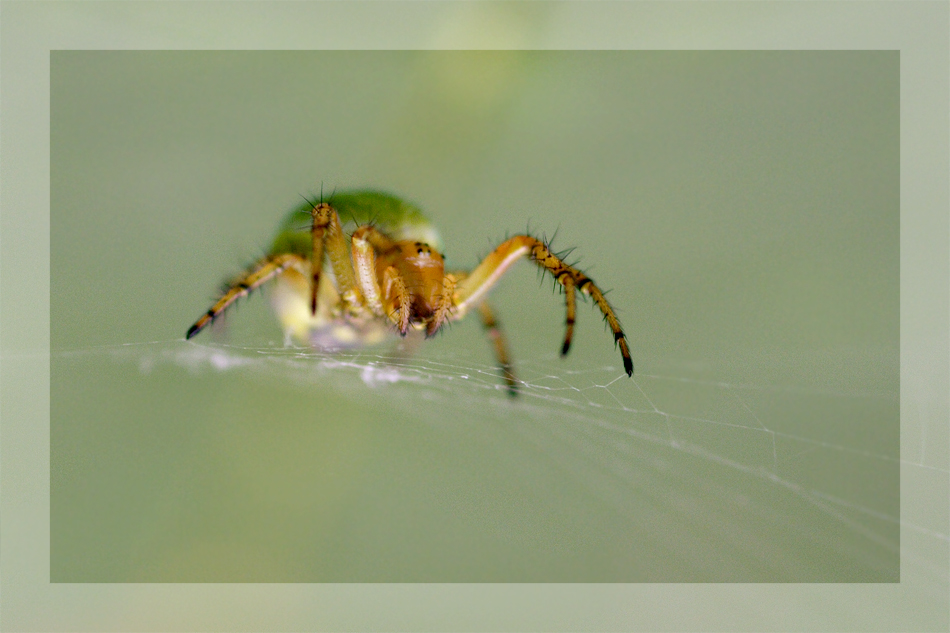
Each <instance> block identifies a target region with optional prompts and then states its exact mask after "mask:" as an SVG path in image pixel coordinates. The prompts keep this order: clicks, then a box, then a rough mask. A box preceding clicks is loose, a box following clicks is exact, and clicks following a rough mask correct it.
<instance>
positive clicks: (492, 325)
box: [478, 301, 518, 396]
mask: <svg viewBox="0 0 950 633" xmlns="http://www.w3.org/2000/svg"><path fill="white" fill-rule="evenodd" d="M478 311H479V313H480V314H481V317H482V325H483V326H484V327H485V332H486V334H488V338H489V339H491V342H492V346H493V347H494V348H495V360H497V361H498V366H499V367H500V368H501V373H502V375H503V376H504V377H505V384H507V385H508V395H510V396H517V395H518V381H517V379H515V374H514V372H513V371H512V369H511V360H510V356H509V355H508V344H507V342H506V341H505V335H504V334H503V333H502V331H501V328H500V327H499V326H498V322H497V321H496V320H495V315H494V314H493V313H492V309H491V308H490V307H489V306H488V302H487V301H482V302H481V303H480V304H479V306H478Z"/></svg>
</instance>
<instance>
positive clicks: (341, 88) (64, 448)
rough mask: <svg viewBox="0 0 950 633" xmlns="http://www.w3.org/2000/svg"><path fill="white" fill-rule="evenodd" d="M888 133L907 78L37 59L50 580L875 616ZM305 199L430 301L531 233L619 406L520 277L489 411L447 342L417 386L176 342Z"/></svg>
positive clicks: (707, 61)
mask: <svg viewBox="0 0 950 633" xmlns="http://www.w3.org/2000/svg"><path fill="white" fill-rule="evenodd" d="M898 117H899V57H898V54H897V53H896V52H708V53H703V52H634V51H629V52H611V51H602V52H595V51H590V52H584V51H580V52H525V51H515V52H412V51H405V52H345V51H340V52H329V51H326V52H66V51H63V52H59V51H57V52H53V53H52V56H51V121H50V125H51V160H52V162H51V194H52V197H51V208H52V211H51V236H50V240H51V243H50V247H51V297H50V301H51V347H52V361H51V362H52V375H51V476H52V479H51V490H52V498H51V580H52V581H54V582H63V581H65V582H89V581H92V582H129V581H142V582H153V581H160V582H188V581H209V582H234V581H262V582H274V581H308V582H313V581H325V582H349V581H369V582H377V581H387V582H399V581H421V582H437V581H449V582H452V581H491V582H509V581H511V582H515V581H517V582H527V581H534V582H547V581H557V582H565V581H576V582H602V581H610V582H633V581H654V582H656V581H696V582H702V581H766V582H768V581H838V582H862V581H896V580H898V579H899V556H898V547H899V536H898V534H899V526H898V523H897V520H898V519H897V517H898V516H899V507H900V505H899V495H898V486H899V470H898V461H897V460H898V458H899V445H898V433H899V428H898V424H899V406H898V393H899V378H898V370H899V363H898V352H899V349H898V344H899V330H898V328H899V298H900V293H899V254H900V253H899V228H900V216H899V175H900V174H899V160H900V155H899V134H900V129H899V118H898ZM321 186H322V187H323V188H324V189H325V190H330V189H333V188H334V187H336V188H344V187H362V186H372V187H378V188H382V189H385V190H389V191H392V192H393V193H397V194H399V195H402V196H404V197H406V198H407V199H409V200H411V201H413V202H415V203H416V204H418V205H419V206H420V207H421V208H423V209H424V210H426V212H427V213H428V214H429V215H430V217H431V218H432V219H433V221H434V222H435V223H436V225H437V226H438V227H439V228H440V230H441V232H442V236H443V238H444V241H445V244H446V254H447V258H448V260H449V263H450V265H452V266H454V267H470V266H473V265H474V264H475V263H476V262H477V261H478V260H479V258H480V257H481V256H483V255H484V254H486V253H487V252H488V251H489V250H490V249H491V248H492V247H493V246H494V245H495V244H496V243H497V242H498V241H500V240H501V239H503V238H504V236H505V235H506V234H508V233H515V232H521V231H523V230H524V229H525V228H526V227H528V226H530V227H531V229H532V230H534V231H537V232H543V233H546V234H548V235H551V234H553V233H554V231H555V230H557V231H558V235H557V242H556V245H558V246H560V247H574V246H576V247H577V249H576V250H575V251H574V256H575V257H578V258H580V262H581V263H580V266H581V267H582V268H584V269H585V270H587V271H588V272H589V273H590V274H591V276H592V277H593V278H594V279H596V280H597V282H598V283H599V284H601V285H602V286H604V287H607V288H612V289H613V290H612V293H611V294H610V299H611V301H612V302H613V304H614V305H615V306H617V307H618V309H619V311H620V315H621V319H622V321H623V323H624V326H625V329H626V330H627V332H628V335H629V339H630V341H631V343H632V348H633V354H634V360H635V362H636V364H637V375H636V376H635V379H634V381H629V380H627V379H625V378H624V379H622V380H620V381H617V382H614V380H615V379H616V378H617V377H618V376H620V373H621V370H620V359H619V355H618V354H617V353H616V352H615V351H614V350H613V349H612V341H611V337H610V336H609V333H607V332H604V331H603V326H602V324H601V323H600V318H599V316H598V315H597V314H595V313H594V311H592V310H590V309H589V308H587V307H586V306H583V307H582V308H583V309H581V310H580V315H579V323H578V333H577V337H576V339H575V345H574V349H573V351H572V353H571V356H570V357H569V358H568V359H566V360H563V361H561V360H559V359H555V358H554V356H555V352H556V350H557V349H558V346H559V343H560V337H561V334H562V329H561V328H562V327H563V325H562V324H563V307H562V304H561V299H560V298H559V297H558V296H553V295H552V292H551V283H550V280H545V281H543V282H542V283H541V284H540V288H539V283H538V280H537V277H538V276H537V272H536V271H535V270H533V269H532V268H531V267H530V266H529V265H527V264H524V265H522V266H521V267H520V268H517V269H516V270H514V271H513V272H512V273H511V274H510V275H509V276H508V277H507V278H506V279H505V280H504V281H503V282H502V284H500V285H499V287H498V288H497V289H496V291H495V292H493V295H492V296H493V297H494V299H493V303H494V304H495V306H496V308H497V311H498V313H499V316H500V318H501V319H502V320H503V324H504V326H505V328H506V331H507V332H508V334H509V336H510V338H511V342H512V347H513V352H514V355H515V361H516V363H519V365H518V366H519V367H520V370H521V372H522V376H523V377H525V378H526V380H527V381H528V382H529V387H528V389H527V393H526V394H525V397H524V398H522V400H521V401H520V402H516V403H512V402H509V401H508V400H507V399H506V398H505V396H504V394H503V393H502V392H501V391H496V390H494V389H492V388H490V385H491V384H492V383H491V379H492V376H491V368H490V364H491V362H492V361H491V355H490V352H489V347H488V345H487V343H486V342H485V341H484V340H483V337H482V334H481V332H480V329H479V327H478V326H477V324H474V323H460V324H457V325H455V326H453V327H452V328H451V329H450V330H449V331H448V332H446V333H445V335H444V336H440V337H439V338H438V339H437V340H435V341H432V342H430V343H428V344H427V345H426V346H425V347H424V349H423V350H421V352H420V360H419V362H420V363H423V364H422V365H421V366H422V367H423V369H425V370H426V371H428V372H429V373H430V374H433V375H434V378H432V377H431V376H430V379H428V380H427V381H426V382H423V383H422V384H419V383H416V382H411V381H409V382H399V383H396V384H394V385H383V386H372V385H369V384H367V383H366V382H365V381H364V380H361V371H360V370H359V369H358V368H357V369H355V370H354V369H353V368H343V369H341V370H340V371H338V372H334V371H327V370H326V365H325V363H324V364H321V362H318V361H316V360H315V361H313V363H312V364H311V365H316V366H319V367H323V369H321V370H319V371H314V370H313V367H312V366H311V365H308V363H307V362H303V363H298V362H297V361H296V360H294V361H293V362H291V361H290V360H289V359H288V358H287V357H286V356H282V355H281V354H279V353H277V350H275V352H274V354H273V355H268V354H264V355H262V354H259V353H257V352H256V351H254V350H255V349H257V346H266V345H269V344H270V343H271V342H276V341H280V339H281V336H280V333H279V331H278V330H277V326H276V325H275V323H274V322H273V319H272V318H271V317H270V315H269V313H268V310H267V305H266V301H264V300H263V299H262V298H261V297H259V296H258V297H254V298H252V299H251V300H249V301H247V302H246V303H245V305H243V306H242V307H240V308H239V309H238V310H237V311H236V312H235V314H233V315H231V317H230V318H229V319H228V321H229V326H230V327H229V331H228V332H227V335H226V337H224V338H216V337H215V336H214V335H210V334H209V335H207V336H206V335H204V334H202V338H199V339H196V346H191V345H190V344H188V345H186V344H185V343H183V342H180V341H179V340H178V339H180V338H181V337H182V336H183V334H184V331H185V330H186V329H187V327H188V326H189V325H190V324H191V323H192V322H193V321H194V319H195V318H197V317H198V316H199V315H200V314H201V313H202V312H203V311H204V310H206V309H207V307H208V305H209V304H210V301H211V299H212V298H213V295H214V291H215V289H216V288H217V286H218V284H219V282H220V281H221V280H222V279H223V278H225V277H226V276H228V275H230V274H232V273H234V272H236V271H237V270H239V269H240V267H241V266H242V265H243V264H244V263H246V262H247V261H248V260H250V259H252V258H254V257H256V256H257V255H259V254H260V252H261V249H262V248H264V247H265V246H266V245H267V244H268V243H269V241H270V239H271V238H272V236H273V231H274V229H275V227H276V225H277V223H278V221H279V220H280V219H281V218H282V216H283V214H284V212H285V211H286V210H287V209H289V208H291V207H292V206H295V205H296V204H297V203H298V202H299V200H300V195H301V194H303V195H312V194H314V193H317V192H319V190H320V188H321ZM222 341H223V342H224V343H226V344H231V345H238V346H244V345H246V346H255V347H254V349H251V350H246V351H243V350H241V349H235V348H228V347H225V348H223V349H224V350H225V351H224V352H222V353H223V354H224V355H225V356H224V357H225V358H226V359H227V360H226V364H228V366H229V367H232V369H230V370H228V371H216V370H214V368H213V365H214V358H215V357H214V354H215V353H216V352H215V351H214V350H215V349H218V348H217V347H216V346H217V345H219V344H220V343H221V342H222ZM130 344H135V345H130ZM195 350H197V351H195ZM182 354H184V355H186V356H182ZM187 354H193V356H187ZM194 354H197V356H194ZM183 357H187V358H192V359H193V358H198V360H197V361H196V363H193V364H191V365H189V364H188V363H186V362H183V361H182V360H181V358H183ZM261 357H266V358H275V359H276V361H275V362H274V363H273V364H272V365H267V364H262V362H261V361H260V358H261ZM156 359H157V360H156ZM163 359H164V360H168V359H171V361H170V362H163ZM241 359H244V360H246V361H247V362H246V363H245V364H246V365H247V366H246V367H244V368H238V369H234V368H233V366H234V365H240V364H241V363H242V360H241ZM426 363H428V364H426ZM195 364H196V365H197V366H198V368H197V370H196V369H195ZM356 365H359V363H356ZM445 366H448V369H445ZM472 368H485V371H486V374H485V375H486V376H488V377H487V378H485V379H484V380H483V381H482V382H480V383H479V385H481V386H485V387H486V388H481V387H478V388H475V387H472V386H471V385H469V384H466V383H465V381H464V380H461V379H455V380H453V379H454V378H458V377H459V376H460V375H461V374H464V373H466V372H468V371H469V370H471V369H472ZM572 372H575V373H572ZM552 380H560V381H561V385H562V386H563V387H565V388H566V389H565V390H563V392H562V391H558V392H557V394H554V393H551V392H549V391H546V389H547V388H548V387H549V386H550V384H551V383H552ZM608 383H610V385H609V387H607V388H604V386H605V385H607V384H608ZM724 385H725V386H724ZM555 395H556V396H557V398H559V400H555V399H554V396H555ZM598 399H602V400H598ZM757 426H758V427H762V428H763V429H764V430H765V431H766V432H764V433H762V432H757V431H756V430H755V429H756V427H757Z"/></svg>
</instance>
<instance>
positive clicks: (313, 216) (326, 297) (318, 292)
mask: <svg viewBox="0 0 950 633" xmlns="http://www.w3.org/2000/svg"><path fill="white" fill-rule="evenodd" d="M344 227H346V228H352V233H350V234H349V237H347V234H346V233H344ZM306 229H309V232H308V231H307V230H306ZM439 251H440V240H439V237H438V233H436V231H435V230H434V229H433V228H432V226H431V225H430V224H429V223H428V221H427V220H426V219H425V216H423V215H422V213H421V212H420V211H419V210H418V209H417V208H415V207H414V206H412V205H409V204H407V203H405V202H403V201H402V200H400V199H399V198H396V197H395V196H391V195H388V194H384V193H380V192H376V191H351V192H346V193H337V194H335V195H334V196H333V199H332V201H331V202H329V203H327V202H320V203H311V202H307V203H305V204H303V205H301V206H300V207H298V208H297V209H294V210H293V211H291V212H290V214H288V216H287V218H286V219H285V220H284V223H283V224H282V226H281V230H280V231H279V233H278V235H277V238H276V239H275V240H274V243H273V245H272V246H271V249H270V252H269V254H268V255H267V256H266V257H264V258H262V259H260V260H258V261H257V262H255V263H254V264H253V265H252V266H251V267H250V268H248V269H247V270H246V271H245V272H244V273H242V274H241V275H240V276H238V277H237V278H236V279H234V280H233V281H231V282H230V283H229V284H228V285H227V288H226V290H225V291H224V294H223V295H222V296H221V298H220V299H218V301H217V302H216V303H215V304H214V305H213V306H212V307H211V309H210V310H208V312H207V313H205V314H204V315H203V316H202V317H201V318H200V319H198V321H197V322H196V323H195V324H194V325H192V326H191V328H190V329H189V330H188V333H187V334H186V338H191V337H192V336H194V335H195V334H197V333H198V332H200V331H201V330H202V329H203V328H204V327H205V326H206V325H208V324H209V323H211V321H213V320H214V319H215V318H216V317H217V316H219V315H220V314H221V313H222V312H224V311H225V310H226V309H227V308H228V306H230V305H231V304H232V303H233V302H234V301H235V300H236V299H237V298H238V297H242V296H246V295H247V294H248V293H249V292H250V291H251V290H253V289H255V288H257V287H258V286H260V285H261V284H263V283H265V282H267V281H269V280H271V279H276V281H277V288H276V291H275V292H274V294H273V298H272V303H273V305H274V309H275V311H276V312H277V315H278V318H279V319H280V321H281V324H282V325H283V327H284V332H285V336H286V338H287V340H288V342H289V341H290V339H296V340H298V341H300V342H303V343H305V344H308V345H312V346H315V347H319V348H322V349H328V350H332V349H340V348H347V347H360V346H363V345H369V344H373V343H376V342H379V341H381V340H383V339H384V338H385V337H386V336H387V335H388V334H389V333H391V332H393V331H395V332H397V333H398V334H400V335H402V336H406V335H407V334H408V333H409V332H410V331H413V330H424V331H425V335H426V336H427V337H428V336H432V335H434V334H435V333H436V332H438V331H439V328H441V327H442V326H443V325H444V324H445V323H446V322H448V321H457V320H459V319H461V318H462V317H464V316H465V315H466V314H467V313H468V311H469V310H470V309H473V308H477V309H478V311H479V314H480V315H481V318H482V324H483V325H484V326H485V329H486V330H487V331H488V335H489V337H490V339H491V340H492V342H493V345H494V350H495V355H496V357H497V359H498V363H499V365H500V366H501V370H502V373H503V375H504V377H505V381H506V383H507V384H508V389H509V391H510V393H512V394H515V393H516V390H517V381H516V380H515V377H514V374H513V373H512V370H511V364H510V362H509V360H508V351H507V345H506V343H505V340H504V338H503V337H502V335H501V331H500V329H499V327H498V325H497V323H496V321H495V318H494V315H493V314H492V311H491V309H490V308H489V307H488V303H487V302H486V301H485V294H486V293H487V292H488V290H489V289H491V287H492V286H493V285H494V284H495V282H496V281H498V279H499V278H500V277H501V276H502V275H503V274H504V273H505V271H506V270H508V268H509V267H510V266H511V265H512V264H513V263H514V262H516V261H517V260H519V259H521V258H522V257H525V256H527V257H528V258H529V259H530V260H531V261H533V262H535V263H536V264H537V265H538V266H540V267H541V268H542V269H543V270H546V271H548V272H550V273H551V274H552V275H553V276H554V278H555V279H556V280H557V282H558V283H559V284H560V285H561V286H562V287H563V289H564V295H565V300H566V304H567V319H566V322H567V331H566V333H565V336H564V343H563V345H562V346H561V354H562V355H564V354H567V352H568V350H569V349H570V346H571V339H572V337H573V333H574V318H575V313H576V305H575V304H576V292H577V290H580V291H581V292H582V293H583V294H585V295H587V296H589V297H590V298H591V299H592V300H593V301H594V303H595V304H596V305H597V307H598V308H599V309H600V311H601V312H602V313H603V315H604V319H605V320H606V321H607V324H608V326H609V327H610V329H611V331H612V332H613V335H614V341H615V342H616V343H617V345H618V346H619V347H620V354H621V355H622V357H623V365H624V370H625V371H626V373H627V375H628V376H629V375H633V361H632V360H631V358H630V350H629V349H628V347H627V341H626V338H625V337H624V333H623V330H622V329H621V327H620V322H619V321H618V320H617V317H616V315H615V314H614V310H613V308H611V306H610V304H609V303H608V302H607V299H605V298H604V294H603V292H601V290H600V288H598V287H597V286H596V285H595V284H594V282H593V281H592V280H591V279H590V278H589V277H587V276H586V275H585V274H584V273H582V272H581V271H580V270H578V269H576V268H574V267H573V266H570V265H568V264H566V263H565V262H564V261H563V260H562V259H561V258H560V257H558V256H557V255H555V254H554V253H553V252H551V250H550V249H549V248H548V245H547V244H545V243H544V242H543V241H541V240H538V239H536V238H534V237H531V236H530V235H515V236H514V237H511V238H508V239H507V240H505V241H504V242H502V243H501V244H500V245H499V246H498V247H497V248H496V249H495V250H494V251H492V252H491V253H490V254H489V255H488V256H487V257H485V259H484V260H482V262H481V263H480V264H479V265H478V266H476V267H475V269H474V270H471V271H468V272H464V271H451V272H446V271H445V261H444V259H443V257H442V254H441V253H440V252H439ZM327 262H329V269H325V265H326V263H327Z"/></svg>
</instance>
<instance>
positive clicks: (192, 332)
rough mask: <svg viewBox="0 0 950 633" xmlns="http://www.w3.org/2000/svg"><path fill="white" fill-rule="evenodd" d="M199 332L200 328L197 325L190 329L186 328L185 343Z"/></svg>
mask: <svg viewBox="0 0 950 633" xmlns="http://www.w3.org/2000/svg"><path fill="white" fill-rule="evenodd" d="M200 330H201V328H200V327H198V326H197V325H192V326H191V327H190V328H188V332H187V333H186V334H185V340H186V341H187V340H188V339H190V338H191V337H192V336H194V335H195V334H197V333H198V332H199V331H200Z"/></svg>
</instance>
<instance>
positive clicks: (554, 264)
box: [456, 235, 633, 376]
mask: <svg viewBox="0 0 950 633" xmlns="http://www.w3.org/2000/svg"><path fill="white" fill-rule="evenodd" d="M525 256H527V257H529V258H530V259H531V261H533V262H534V263H536V264H537V265H538V266H540V267H541V268H542V269H544V270H546V271H548V272H549V273H551V274H552V275H553V276H554V278H555V279H556V280H557V282H558V283H559V284H561V286H563V287H564V297H565V303H566V308H567V315H566V318H565V324H566V331H565V334H564V343H563V345H562V346H561V355H564V354H567V352H568V351H569V350H570V348H571V340H572V338H573V334H574V319H575V315H576V312H577V306H576V290H578V289H579V290H580V291H581V292H583V293H584V294H585V295H588V296H589V297H590V298H591V299H593V301H594V303H595V304H597V307H598V308H599V309H600V311H601V312H602V313H603V315H604V319H605V320H606V321H607V325H608V326H609V327H610V329H611V331H612V332H613V335H614V341H615V342H616V343H617V345H618V346H619V347H620V355H621V356H622V357H623V368H624V371H626V372H627V375H628V376H632V375H633V359H632V358H631V357H630V349H629V348H628V347H627V338H626V335H624V333H623V329H622V328H621V327H620V321H619V320H618V319H617V315H616V314H615V313H614V309H613V308H612V307H611V305H610V303H609V302H608V301H607V299H606V298H605V297H604V293H603V292H602V291H601V290H600V288H598V287H597V285H596V284H595V283H594V282H593V280H591V278H590V277H588V276H587V275H585V274H584V273H583V272H581V271H580V270H578V269H576V268H574V267H573V266H570V265H569V264H567V263H565V262H564V261H563V260H562V259H561V258H559V257H558V256H557V255H555V254H554V253H552V252H551V250H550V249H549V248H548V246H547V244H545V243H544V242H542V241H541V240H538V239H536V238H533V237H531V236H530V235H515V236H514V237H512V238H509V239H507V240H505V241H504V242H502V243H501V245H499V246H498V248H496V249H495V250H494V251H492V252H491V253H490V254H489V255H488V256H487V257H486V258H485V259H484V260H482V263H480V264H479V265H478V266H477V267H476V268H475V270H473V271H472V272H471V273H470V274H469V275H468V276H467V277H465V278H464V279H463V280H462V281H461V282H459V284H458V287H457V288H456V304H457V305H458V307H459V309H460V311H461V312H463V313H464V311H465V309H466V308H468V307H469V306H472V305H477V304H478V303H479V302H480V301H481V300H482V298H483V295H484V294H485V293H486V292H488V291H489V290H490V289H491V287H492V286H494V285H495V282H497V281H498V279H499V278H501V276H502V275H503V274H505V272H506V271H507V270H508V268H510V267H511V265H512V264H514V263H515V262H516V261H518V260H519V259H520V258H522V257H525Z"/></svg>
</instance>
